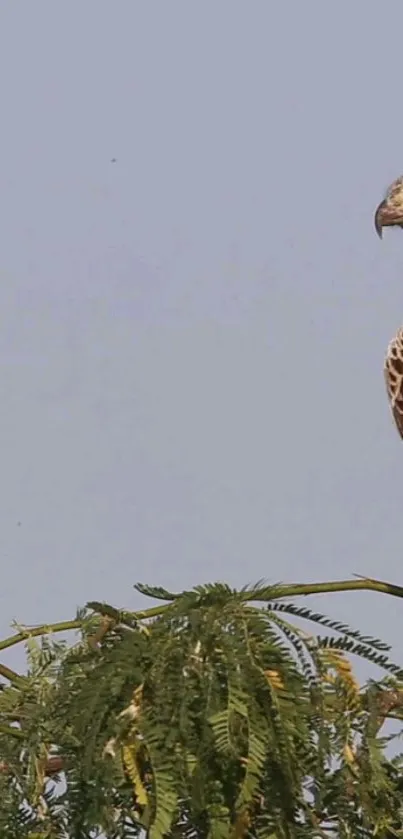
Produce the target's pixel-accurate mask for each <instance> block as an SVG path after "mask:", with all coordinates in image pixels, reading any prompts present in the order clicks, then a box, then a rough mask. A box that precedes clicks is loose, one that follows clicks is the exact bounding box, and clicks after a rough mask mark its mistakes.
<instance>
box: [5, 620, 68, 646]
mask: <svg viewBox="0 0 403 839" xmlns="http://www.w3.org/2000/svg"><path fill="white" fill-rule="evenodd" d="M81 626H82V621H80V620H77V619H76V620H73V621H61V622H60V623H50V624H42V625H41V626H27V627H26V628H25V629H22V630H21V631H20V632H16V633H15V635H10V636H9V637H8V638H4V640H3V641H0V650H6V649H8V647H13V646H14V645H15V644H20V643H21V642H22V641H26V640H27V639H28V638H33V637H34V636H35V635H49V634H51V633H52V632H68V631H69V630H71V629H81Z"/></svg>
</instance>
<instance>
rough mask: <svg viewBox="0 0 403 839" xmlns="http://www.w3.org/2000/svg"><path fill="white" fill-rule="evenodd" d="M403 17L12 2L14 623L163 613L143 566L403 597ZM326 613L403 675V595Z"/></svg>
mask: <svg viewBox="0 0 403 839" xmlns="http://www.w3.org/2000/svg"><path fill="white" fill-rule="evenodd" d="M402 27H403V4H402V3H401V0H395V1H394V2H393V1H392V0H389V3H388V4H387V6H386V7H385V9H383V8H382V4H379V3H375V2H368V0H365V2H364V0H361V2H356V3H351V1H350V0H348V1H347V0H339V2H337V3H323V0H316V2H314V0H305V1H304V2H300V1H299V0H294V2H287V0H282V2H274V1H273V0H260V1H259V0H254V2H249V3H246V2H239V1H238V2H237V0H220V2H214V3H213V2H210V1H209V0H203V2H199V3H196V2H189V0H171V2H169V3H168V2H162V0H161V2H154V0H147V2H144V3H141V2H135V0H120V1H119V2H118V3H117V2H113V3H112V2H104V1H103V0H86V2H85V3H83V2H80V3H79V2H69V3H54V2H53V0H48V1H47V2H45V1H44V0H36V2H35V3H28V2H26V3H15V2H14V0H3V2H2V3H1V6H0V102H1V140H0V148H1V155H0V194H1V201H0V226H1V253H0V404H1V410H0V452H1V454H0V555H1V568H2V585H1V593H0V607H1V609H0V616H1V617H0V632H1V634H2V635H3V636H4V635H5V634H8V631H9V626H10V623H11V621H12V620H13V619H16V620H18V621H20V622H26V623H37V622H43V621H46V622H47V621H54V620H60V619H69V618H71V617H74V615H75V611H76V608H77V607H78V606H81V605H83V604H85V602H86V601H87V600H89V599H97V600H103V599H105V600H107V601H108V602H110V603H113V604H114V605H116V606H121V607H127V608H136V607H140V608H141V607H143V606H146V605H147V601H145V599H144V598H142V597H141V596H140V595H139V594H137V593H136V592H135V591H134V590H133V588H132V586H133V584H134V583H135V582H136V581H138V580H140V581H143V582H148V583H150V584H159V585H164V586H167V587H169V588H173V589H175V590H180V589H182V588H185V587H190V586H193V585H196V584H199V583H203V582H207V581H211V580H215V579H221V580H225V581H227V582H229V583H230V584H231V585H234V586H241V585H244V584H246V583H248V582H255V581H257V580H258V579H260V578H262V577H264V578H266V579H267V580H268V581H269V582H273V583H274V582H278V581H284V582H294V581H301V582H310V581H314V580H326V579H342V578H348V577H350V576H351V575H352V574H353V573H354V572H357V573H360V574H363V575H365V574H368V575H372V576H377V577H380V578H383V579H387V580H390V581H394V582H397V583H400V584H403V571H402V564H403V562H402V560H403V556H402V554H403V551H402V547H403V444H402V441H401V440H400V438H399V436H398V434H397V432H396V430H395V427H394V424H393V421H392V418H391V415H390V413H389V408H388V404H387V400H386V395H385V387H384V381H383V358H384V354H385V351H386V347H387V344H388V342H389V340H390V339H391V338H392V337H393V335H394V333H395V331H396V329H397V328H398V327H399V326H400V325H401V324H402V322H403V234H402V232H401V231H400V230H399V231H396V230H394V231H393V230H392V231H386V232H385V236H384V240H383V242H380V240H379V239H378V238H377V236H376V234H375V231H374V227H373V212H374V209H375V206H376V205H377V204H378V202H379V201H380V200H381V198H382V197H383V193H384V190H385V188H386V187H387V186H388V184H389V183H390V181H392V180H393V179H394V178H395V177H396V176H397V175H399V174H401V173H403V106H402V101H403V99H402V96H403V94H402V38H401V32H402ZM112 158H116V162H115V163H112V162H111V160H112ZM304 605H308V604H307V602H306V601H305V602H304ZM310 605H312V607H315V608H316V607H319V608H320V609H321V610H324V611H327V612H328V613H329V614H330V615H331V616H334V617H340V618H341V619H343V620H347V621H350V622H351V623H352V624H353V625H358V626H360V627H361V628H362V629H363V631H364V632H370V633H373V634H378V635H381V636H382V637H383V638H384V639H386V640H388V641H392V640H393V639H395V645H394V652H395V657H397V658H398V660H399V662H402V663H403V648H402V644H401V642H400V641H399V639H400V636H401V633H402V628H403V603H402V602H401V601H399V600H394V599H389V598H386V597H383V596H382V595H375V594H370V593H359V594H347V595H334V596H328V597H322V598H315V599H314V600H312V601H310ZM18 658H19V653H18V652H17V651H16V650H13V651H12V653H11V658H10V655H9V656H8V657H6V656H5V657H4V658H3V660H4V661H8V662H10V661H11V662H14V663H15V662H16V661H17V659H18Z"/></svg>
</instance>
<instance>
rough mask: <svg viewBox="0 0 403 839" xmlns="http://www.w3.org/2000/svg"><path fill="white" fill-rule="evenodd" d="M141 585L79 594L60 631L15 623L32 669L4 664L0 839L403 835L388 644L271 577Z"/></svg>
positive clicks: (396, 700)
mask: <svg viewBox="0 0 403 839" xmlns="http://www.w3.org/2000/svg"><path fill="white" fill-rule="evenodd" d="M138 589H139V590H140V591H141V592H142V593H143V594H145V595H148V596H151V597H152V598H154V599H157V600H160V601H161V604H160V605H158V606H156V607H152V608H151V609H149V610H147V611H145V612H140V613H131V612H127V611H126V612H125V611H120V610H117V609H115V608H113V607H111V606H109V605H107V604H101V603H91V604H88V606H87V609H86V610H85V611H84V612H82V613H80V614H79V615H78V616H77V619H76V621H74V622H73V623H72V624H71V625H72V626H74V627H76V628H78V627H79V628H80V638H79V640H78V642H77V643H75V644H74V645H72V646H67V645H66V644H65V643H57V642H56V641H55V640H54V636H52V635H51V634H50V633H47V632H45V628H42V630H41V631H40V630H33V631H32V630H31V631H29V630H20V633H19V640H21V639H22V638H25V642H26V644H27V653H28V664H29V668H28V674H27V675H26V676H19V675H17V674H15V673H13V672H12V671H11V670H9V669H8V668H6V667H5V666H3V665H1V666H0V673H2V675H3V678H4V683H3V689H2V690H1V692H0V760H1V763H0V769H1V771H0V836H1V837H3V836H4V837H5V838H6V839H7V837H10V839H17V837H31V839H35V838H36V839H39V837H43V839H44V838H45V837H49V838H50V837H55V839H56V837H57V839H62V837H63V839H65V837H68V839H81V837H83V839H84V837H93V836H101V835H104V836H106V837H111V839H112V838H113V839H118V837H121V839H124V837H137V836H139V835H140V834H141V835H143V834H144V833H146V834H147V836H148V837H149V839H162V837H163V836H169V837H172V839H176V837H178V839H179V837H183V839H193V837H195V838H196V837H203V839H204V837H205V838H206V839H242V837H251V839H252V837H256V839H274V837H276V839H277V837H279V838H281V839H283V838H284V839H292V837H295V839H305V837H308V836H309V837H312V836H320V837H325V836H331V835H334V834H337V835H338V836H340V837H342V839H343V837H352V836H354V837H357V836H362V837H363V839H364V837H369V836H371V837H372V836H373V835H377V836H379V837H381V838H382V837H385V839H390V837H392V836H400V835H403V820H402V817H403V813H402V806H401V797H402V790H403V774H402V769H401V760H400V757H399V756H397V757H396V756H395V757H394V758H393V759H392V758H391V757H389V756H388V752H387V751H386V746H387V745H388V742H389V739H390V738H387V737H386V736H385V735H384V734H383V724H384V722H385V720H386V719H388V718H390V717H392V716H394V717H395V718H399V717H400V715H401V707H402V706H403V700H402V696H403V692H401V683H402V688H403V672H402V671H401V670H400V669H399V667H398V666H397V665H396V664H394V663H393V662H392V661H391V660H390V659H389V650H388V647H387V645H386V644H384V643H383V642H381V641H380V640H378V639H376V638H371V637H368V636H363V635H361V633H360V632H358V631H357V630H353V629H351V628H350V627H348V626H346V625H344V624H341V623H339V622H334V621H331V620H330V619H329V618H327V617H325V616H324V615H321V614H317V613H313V612H311V611H310V610H309V609H308V608H306V607H305V606H304V607H298V606H297V605H296V604H295V603H294V602H291V601H289V600H284V596H285V591H284V587H281V586H280V587H279V586H272V587H268V586H264V585H262V584H259V585H258V586H255V587H252V588H246V589H243V590H241V591H235V590H233V589H231V588H229V587H228V586H226V585H224V584H214V585H205V586H199V587H197V588H195V589H194V590H192V591H188V592H186V591H185V592H183V593H181V594H175V593H172V592H167V591H165V590H164V589H162V588H151V587H148V586H138ZM289 591H290V592H291V593H292V587H289ZM61 628H64V625H59V626H58V627H57V629H61ZM35 635H42V637H41V640H40V642H37V641H36V640H35V637H34V636H35ZM3 646H4V647H5V646H7V643H6V642H4V644H3ZM350 655H355V656H360V657H361V658H365V659H367V660H368V661H369V662H371V663H372V664H376V665H378V666H379V667H381V668H382V669H383V671H384V674H385V675H384V677H383V678H382V679H380V680H378V681H377V682H375V681H374V682H369V683H368V684H366V685H365V686H363V687H360V686H359V684H358V682H357V680H356V678H355V676H354V672H353V670H352V665H351V661H350Z"/></svg>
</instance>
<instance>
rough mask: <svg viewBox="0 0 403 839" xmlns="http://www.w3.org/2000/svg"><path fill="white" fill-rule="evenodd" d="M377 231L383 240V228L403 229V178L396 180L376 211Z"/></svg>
mask: <svg viewBox="0 0 403 839" xmlns="http://www.w3.org/2000/svg"><path fill="white" fill-rule="evenodd" d="M374 221H375V230H376V232H377V234H378V236H379V238H380V239H382V228H383V227H403V176H402V177H400V178H396V180H395V181H393V184H391V185H390V187H389V188H388V189H387V191H386V195H385V198H384V199H383V201H381V203H380V204H379V206H378V207H377V208H376V210H375V218H374Z"/></svg>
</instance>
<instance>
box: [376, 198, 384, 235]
mask: <svg viewBox="0 0 403 839" xmlns="http://www.w3.org/2000/svg"><path fill="white" fill-rule="evenodd" d="M385 206H386V202H385V201H381V203H380V204H379V206H378V207H377V208H376V210H375V217H374V222H375V230H376V232H377V234H378V236H379V238H380V239H382V227H383V211H384V209H385Z"/></svg>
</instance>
